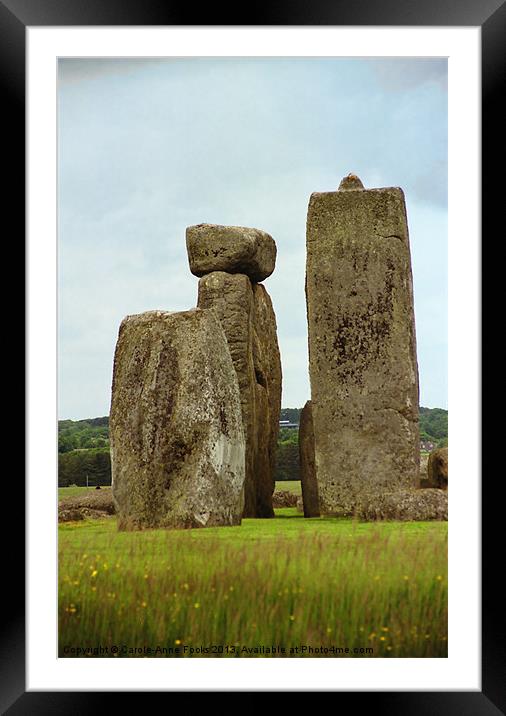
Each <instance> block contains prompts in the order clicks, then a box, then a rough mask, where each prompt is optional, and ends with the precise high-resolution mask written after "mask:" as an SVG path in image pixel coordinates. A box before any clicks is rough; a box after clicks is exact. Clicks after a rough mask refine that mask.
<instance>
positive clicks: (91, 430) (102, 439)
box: [58, 415, 109, 453]
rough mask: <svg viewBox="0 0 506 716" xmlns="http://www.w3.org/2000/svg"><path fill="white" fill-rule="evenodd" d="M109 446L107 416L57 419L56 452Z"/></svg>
mask: <svg viewBox="0 0 506 716" xmlns="http://www.w3.org/2000/svg"><path fill="white" fill-rule="evenodd" d="M104 447H109V418H108V416H107V415H106V416H104V417H103V418H87V419H86V420H59V421H58V452H60V453H64V452H70V451H71V450H83V449H89V448H104Z"/></svg>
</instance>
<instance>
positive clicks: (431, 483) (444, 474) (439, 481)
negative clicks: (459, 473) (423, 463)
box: [427, 448, 448, 490]
mask: <svg viewBox="0 0 506 716" xmlns="http://www.w3.org/2000/svg"><path fill="white" fill-rule="evenodd" d="M427 486H428V487H436V488H439V489H440V490H447V489H448V448H437V449H436V450H433V451H432V452H431V453H430V455H429V460H428V462H427Z"/></svg>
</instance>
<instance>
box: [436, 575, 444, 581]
mask: <svg viewBox="0 0 506 716" xmlns="http://www.w3.org/2000/svg"><path fill="white" fill-rule="evenodd" d="M436 579H437V581H438V582H440V581H441V580H442V579H443V577H442V576H441V575H440V574H438V575H437V577H436Z"/></svg>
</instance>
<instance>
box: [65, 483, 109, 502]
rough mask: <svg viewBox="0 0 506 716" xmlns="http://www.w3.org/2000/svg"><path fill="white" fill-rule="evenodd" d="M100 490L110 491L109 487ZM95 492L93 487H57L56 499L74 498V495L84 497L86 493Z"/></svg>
mask: <svg viewBox="0 0 506 716" xmlns="http://www.w3.org/2000/svg"><path fill="white" fill-rule="evenodd" d="M100 489H101V490H110V489H111V488H110V487H107V486H106V487H101V488H100ZM94 491H95V488H94V487H77V485H74V486H73V487H59V488H58V499H59V500H63V499H64V498H65V497H74V495H85V494H86V493H87V492H89V493H93V492H94Z"/></svg>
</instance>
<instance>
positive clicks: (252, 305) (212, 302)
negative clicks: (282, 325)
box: [198, 271, 281, 517]
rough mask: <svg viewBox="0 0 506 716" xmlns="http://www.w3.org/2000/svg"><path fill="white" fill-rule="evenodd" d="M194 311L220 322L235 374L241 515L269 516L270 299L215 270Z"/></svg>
mask: <svg viewBox="0 0 506 716" xmlns="http://www.w3.org/2000/svg"><path fill="white" fill-rule="evenodd" d="M198 306H199V308H203V309H212V310H213V311H214V312H215V314H216V316H217V317H218V319H219V321H220V323H221V326H222V327H223V331H224V333H225V336H226V338H227V341H228V344H229V347H230V354H231V357H232V362H233V365H234V368H235V370H236V373H237V380H238V384H239V393H240V402H241V409H242V418H243V424H244V433H245V441H246V454H245V471H246V478H245V485H244V516H245V517H273V516H274V511H273V508H272V493H273V492H274V486H275V482H274V471H275V462H276V446H277V434H278V429H279V413H280V409H281V361H280V357H279V349H278V342H277V335H276V319H275V316H274V311H273V309H272V304H271V301H270V298H269V296H268V294H267V291H266V290H265V288H264V287H263V286H260V285H258V284H252V283H251V281H250V279H249V277H248V276H246V275H245V274H240V273H227V272H225V271H213V272H212V273H209V274H207V275H205V276H203V277H202V278H201V279H200V281H199V291H198Z"/></svg>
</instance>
